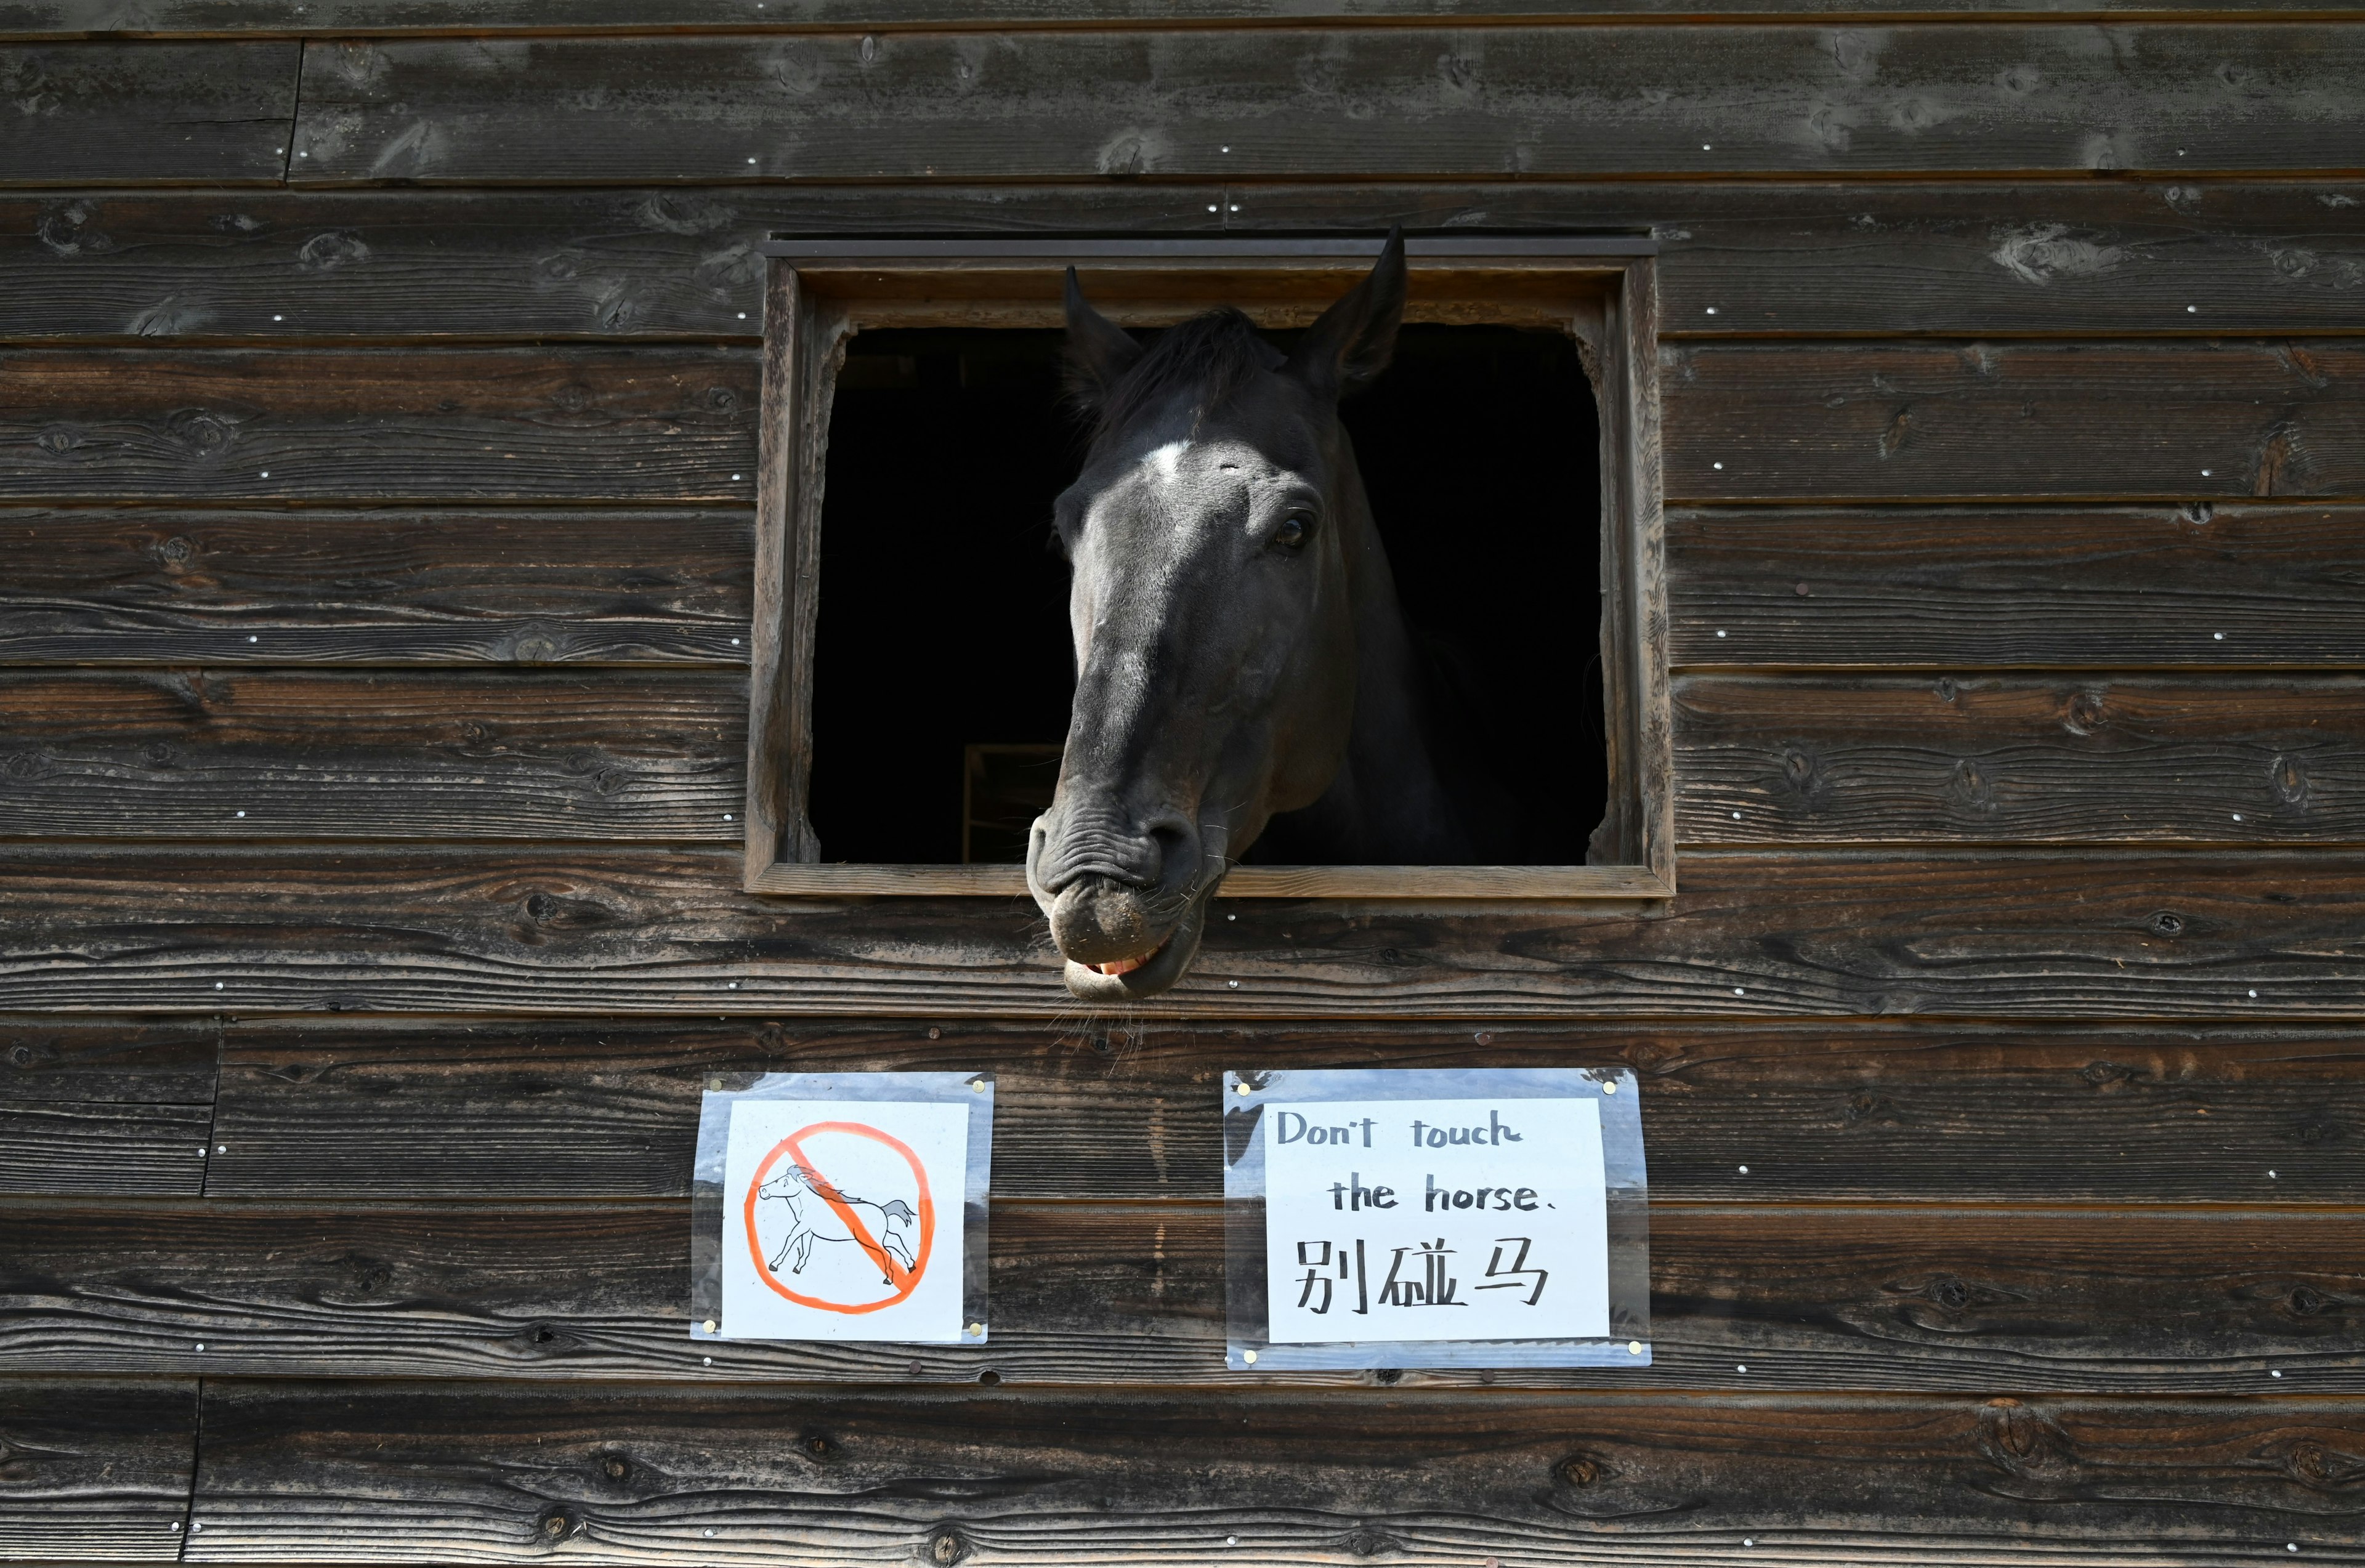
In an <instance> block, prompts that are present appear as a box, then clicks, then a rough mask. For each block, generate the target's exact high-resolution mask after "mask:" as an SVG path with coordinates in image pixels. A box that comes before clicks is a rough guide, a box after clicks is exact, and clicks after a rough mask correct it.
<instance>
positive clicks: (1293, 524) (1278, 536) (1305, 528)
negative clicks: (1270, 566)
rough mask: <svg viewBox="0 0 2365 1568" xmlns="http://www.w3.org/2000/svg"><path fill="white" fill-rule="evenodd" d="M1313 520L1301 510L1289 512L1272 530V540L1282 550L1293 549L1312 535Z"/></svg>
mask: <svg viewBox="0 0 2365 1568" xmlns="http://www.w3.org/2000/svg"><path fill="white" fill-rule="evenodd" d="M1313 532H1314V520H1313V519H1312V518H1310V517H1308V516H1307V515H1306V513H1304V512H1302V511H1294V512H1291V513H1290V514H1289V515H1288V516H1287V517H1285V518H1283V519H1282V520H1281V526H1280V527H1279V528H1276V529H1274V530H1273V532H1272V542H1273V543H1275V544H1278V545H1280V546H1281V547H1282V548H1283V549H1284V550H1295V549H1297V548H1298V547H1299V546H1301V545H1303V544H1304V543H1306V540H1307V539H1308V538H1310V537H1311V536H1312V535H1313Z"/></svg>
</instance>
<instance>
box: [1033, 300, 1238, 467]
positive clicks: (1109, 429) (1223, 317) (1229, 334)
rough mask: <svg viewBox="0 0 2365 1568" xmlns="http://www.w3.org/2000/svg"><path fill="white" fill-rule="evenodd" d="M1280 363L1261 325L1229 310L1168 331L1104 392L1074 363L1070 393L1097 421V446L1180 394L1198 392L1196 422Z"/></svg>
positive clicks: (1094, 435) (1213, 312)
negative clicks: (1261, 330)
mask: <svg viewBox="0 0 2365 1568" xmlns="http://www.w3.org/2000/svg"><path fill="white" fill-rule="evenodd" d="M1280 361H1281V352H1280V351H1279V350H1278V349H1275V348H1274V347H1273V346H1272V344H1271V343H1268V342H1265V341H1264V339H1263V338H1262V337H1261V335H1260V334H1259V333H1258V331H1257V330H1256V324H1255V323H1254V322H1252V321H1250V319H1248V318H1247V317H1246V316H1243V315H1241V314H1240V313H1239V311H1238V310H1235V309H1232V308H1230V307H1228V306H1227V307H1225V308H1223V309H1221V310H1210V311H1208V312H1207V313H1206V314H1205V315H1202V316H1194V317H1192V318H1191V319H1189V320H1187V321H1183V322H1181V323H1179V324H1178V325H1175V326H1172V327H1169V328H1167V329H1166V330H1164V331H1162V332H1160V333H1159V334H1158V339H1157V341H1156V342H1153V343H1152V344H1150V346H1149V353H1145V354H1143V355H1142V356H1141V358H1139V359H1138V360H1136V361H1135V362H1134V364H1133V367H1132V368H1131V369H1130V370H1127V371H1126V373H1125V375H1123V376H1121V377H1120V378H1119V379H1118V381H1117V383H1116V385H1115V386H1111V387H1108V388H1106V389H1103V388H1101V387H1099V386H1096V385H1094V384H1093V383H1092V382H1091V381H1090V380H1089V379H1088V378H1087V377H1086V375H1085V373H1084V372H1083V370H1082V367H1080V366H1078V365H1076V364H1073V363H1070V366H1069V382H1068V389H1069V392H1070V395H1071V396H1073V397H1074V398H1075V399H1076V400H1077V402H1078V403H1079V404H1080V405H1081V406H1082V408H1083V409H1084V410H1085V412H1086V413H1087V414H1088V415H1089V416H1090V417H1091V420H1092V440H1093V443H1094V444H1095V445H1097V444H1098V443H1099V442H1102V441H1104V440H1105V439H1107V438H1108V437H1109V436H1111V435H1114V434H1115V432H1117V431H1121V430H1123V429H1125V428H1126V426H1127V425H1129V424H1131V423H1132V422H1133V421H1134V420H1137V419H1138V418H1139V417H1140V416H1141V415H1142V414H1143V413H1145V412H1147V411H1148V410H1149V409H1153V408H1155V407H1156V406H1158V405H1159V404H1160V403H1163V402H1165V401H1166V400H1167V399H1168V398H1171V397H1173V396H1174V395H1175V394H1176V393H1178V392H1182V391H1184V390H1187V389H1189V388H1192V387H1196V388H1198V400H1197V405H1196V410H1195V414H1194V422H1195V420H1205V419H1206V418H1207V416H1208V415H1210V414H1212V413H1214V412H1216V410H1217V409H1221V408H1222V407H1223V406H1224V404H1225V403H1226V402H1227V400H1228V399H1229V398H1231V397H1232V395H1233V394H1235V393H1237V392H1238V391H1239V389H1240V388H1241V387H1243V386H1247V385H1248V383H1249V380H1250V377H1251V376H1253V375H1256V373H1257V372H1259V371H1261V370H1270V369H1271V368H1272V366H1273V365H1275V364H1279V363H1280Z"/></svg>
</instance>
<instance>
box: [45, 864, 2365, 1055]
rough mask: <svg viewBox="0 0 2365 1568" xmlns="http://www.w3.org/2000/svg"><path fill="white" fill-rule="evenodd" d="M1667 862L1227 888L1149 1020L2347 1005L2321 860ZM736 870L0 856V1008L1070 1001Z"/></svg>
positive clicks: (2347, 901) (905, 920)
mask: <svg viewBox="0 0 2365 1568" xmlns="http://www.w3.org/2000/svg"><path fill="white" fill-rule="evenodd" d="M1683 871H1684V883H1683V889H1684V890H1683V893H1682V895H1681V896H1680V897H1679V898H1678V899H1676V901H1675V902H1674V903H1673V905H1672V907H1668V908H1657V907H1643V908H1629V907H1627V906H1623V905H1618V904H1606V905H1596V906H1580V907H1578V908H1575V909H1564V908H1561V907H1557V906H1553V905H1551V904H1547V903H1534V904H1531V905H1530V906H1528V907H1516V908H1504V907H1497V908H1491V909H1487V910H1485V911H1484V912H1483V913H1482V912H1480V911H1477V910H1473V909H1471V908H1470V907H1469V906H1467V905H1446V904H1435V905H1431V904H1418V903H1416V904H1398V903H1395V902H1389V901H1374V902H1346V901H1340V902H1337V903H1325V904H1318V905H1316V904H1302V903H1287V902H1277V901H1272V902H1269V901H1261V900H1240V901H1238V908H1237V909H1233V908H1230V907H1228V906H1227V907H1226V908H1225V909H1224V910H1223V911H1222V913H1224V914H1225V915H1226V918H1225V919H1224V920H1222V921H1220V922H1213V923H1211V926H1210V935H1209V939H1208V942H1207V946H1206V949H1205V952H1204V953H1203V954H1202V956H1201V958H1200V960H1199V963H1198V965H1197V968H1196V970H1195V971H1194V974H1193V975H1192V977H1191V978H1189V979H1188V980H1185V981H1184V983H1183V985H1182V986H1180V987H1179V988H1177V990H1176V991H1174V992H1172V993H1171V995H1170V997H1168V998H1166V999H1164V1002H1165V1005H1161V1006H1160V1007H1159V1008H1158V1009H1156V1014H1165V1013H1168V1012H1170V1011H1171V1012H1172V1013H1175V1014H1196V1015H1200V1016H1207V1017H1215V1018H1239V1017H1272V1016H1288V1015H1292V1014H1295V1015H1300V1016H1303V1015H1306V1014H1313V1015H1317V1016H1360V1017H1364V1018H1369V1017H1373V1016H1396V1017H1423V1016H1432V1017H1433V1016H1439V1015H1444V1016H1455V1017H1467V1016H1471V1015H1474V1014H1475V1015H1486V1014H1505V1015H1512V1014H1527V1015H1537V1014H1546V1015H1558V1016H1565V1015H1566V1014H1567V1013H1568V1011H1569V1010H1570V1009H1573V1008H1581V1009H1586V1010H1589V1011H1591V1012H1592V1013H1594V1014H1600V1015H1616V1014H1631V1015H1637V1016H1651V1015H1659V1016H1665V1015H1669V1014H1678V1015H1683V1016H1687V1017H1707V1016H1718V1015H1723V1016H1744V1017H1746V1016H1766V1015H1780V1014H1792V1015H1799V1014H1808V1015H1822V1016H1827V1015H1831V1014H1897V1013H1931V1014H1957V1015H1960V1014H1975V1015H1987V1016H1994V1017H2039V1018H2061V1017H2079V1018H2089V1019H2092V1018H2105V1017H2113V1016H2119V1017H2139V1018H2152V1019H2161V1018H2185V1019H2191V1018H2201V1019H2214V1020H2223V1019H2226V1018H2229V1017H2236V1016H2248V1017H2250V1018H2254V1019H2256V1020H2258V1021H2260V1022H2263V1021H2265V1020H2267V1019H2270V1018H2274V1017H2279V1016H2292V1015H2313V1016H2316V1017H2323V1018H2353V1017H2357V1016H2359V1015H2360V1014H2365V953H2360V951H2359V947H2358V944H2357V940H2356V930H2357V921H2358V916H2359V908H2360V906H2365V859H2360V857H2358V856H2356V855H2354V854H2351V853H2349V852H2347V851H2333V850H2314V851H2308V852H2294V851H2271V850H2245V851H2243V852H2242V853H2240V854H2239V855H2224V856H2220V855H2205V854H2193V853H2182V854H2158V853H2149V854H2146V853H2135V852H2125V853H2112V852H2109V851H2103V850H2092V851H2086V852H2083V853H2081V854H2079V855H2077V856H2074V857H2071V856H2067V855H2064V854H2061V853H2058V852H2052V853H2038V854H2020V855H2013V854H2007V853H1998V852H1993V851H1978V852H1961V853H1955V854H1947V853H1921V854H1912V855H1889V854H1877V853H1870V852H1827V853H1820V854H1815V855H1801V856H1780V855H1721V854H1711V853H1706V852H1695V853H1693V854H1692V855H1690V856H1688V857H1686V859H1685V862H1684V868H1683ZM739 874H740V857H739V856H738V855H736V854H735V853H733V852H732V851H729V850H725V849H719V848H718V849H713V850H701V849H696V848H682V849H671V850H668V849H659V848H612V849H611V848H604V847H597V846H581V847H578V848H575V849H571V850H568V851H566V852H565V853H563V854H561V853H558V852H556V851H555V850H550V849H514V850H490V849H486V850H475V851H468V850H447V851H440V852H433V853H424V852H420V851H414V850H401V849H396V848H391V847H387V848H360V847H357V848H352V849H331V848H325V847H320V846H303V847H293V846H291V847H286V848H252V849H248V848H240V849H221V850H203V849H183V848H174V847H168V846H123V847H120V848H96V847H93V848H72V849H69V848H62V847H56V846H38V845H26V844H18V845H13V846H7V848H6V853H5V856H0V907H6V909H7V910H8V912H9V920H8V922H7V924H6V925H5V927H0V1005H6V1006H11V1007H39V1008H43V1009H46V1010H51V1011H74V1010H83V1009H106V1010H118V1011H119V1010H127V1009H129V1010H154V1011H184V1012H185V1011H188V1010H191V1009H194V1008H202V1007H206V1006H219V1007H224V1008H230V1009H234V1010H236V1011H239V1012H241V1013H252V1012H258V1011H302V1012H311V1013H326V1012H338V1011H345V1010H349V1009H357V1008H370V1009H395V1010H418V1009H423V1010H427V1011H454V1010H459V1011H489V1012H499V1011H509V1010H521V1011H529V1012H571V1013H577V1014H580V1013H584V1012H594V1011H596V1012H601V1013H610V1012H612V1013H643V1014H646V1013H675V1012H704V1011H706V1010H708V1009H712V1010H714V1011H716V1012H719V1013H729V1012H731V1011H733V1010H734V1009H736V1010H738V1011H740V1012H756V1011H760V1012H763V1013H765V1014H791V1013H794V1014H848V1013H861V1012H865V1011H872V1012H890V1013H894V1014H903V1015H910V1014H914V1013H918V1014H955V1015H959V1014H973V1015H1000V1016H1031V1017H1037V1018H1054V1019H1056V1018H1062V1017H1066V1016H1068V1015H1069V1014H1070V1007H1071V1003H1070V1001H1069V998H1068V995H1067V991H1066V988H1065V987H1064V986H1062V985H1060V983H1059V976H1058V972H1057V970H1056V969H1055V968H1054V967H1053V965H1052V964H1051V963H1050V962H1048V960H1047V959H1046V958H1044V957H1043V952H1042V949H1041V947H1040V946H1039V924H1038V923H1039V919H1040V917H1039V915H1037V913H1036V911H1035V910H1034V908H1033V907H1032V905H1031V904H1026V905H1024V906H1021V905H1018V904H1016V903H1015V902H1014V903H1013V904H1010V905H993V904H992V903H991V902H988V903H985V904H981V902H979V901H974V900H960V899H929V900H922V899H910V900H900V899H899V900H880V901H875V902H862V903H856V902H820V901H812V900H790V899H764V898H760V897H757V896H752V895H749V894H746V893H743V892H741V891H740V890H739ZM1235 914H1236V915H1237V916H1238V918H1237V919H1236V920H1235V919H1233V918H1231V917H1232V916H1233V915H1235ZM1235 981H1237V982H1238V983H1237V985H1235V984H1234V983H1233V982H1235ZM1153 1015H1154V1014H1153Z"/></svg>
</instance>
